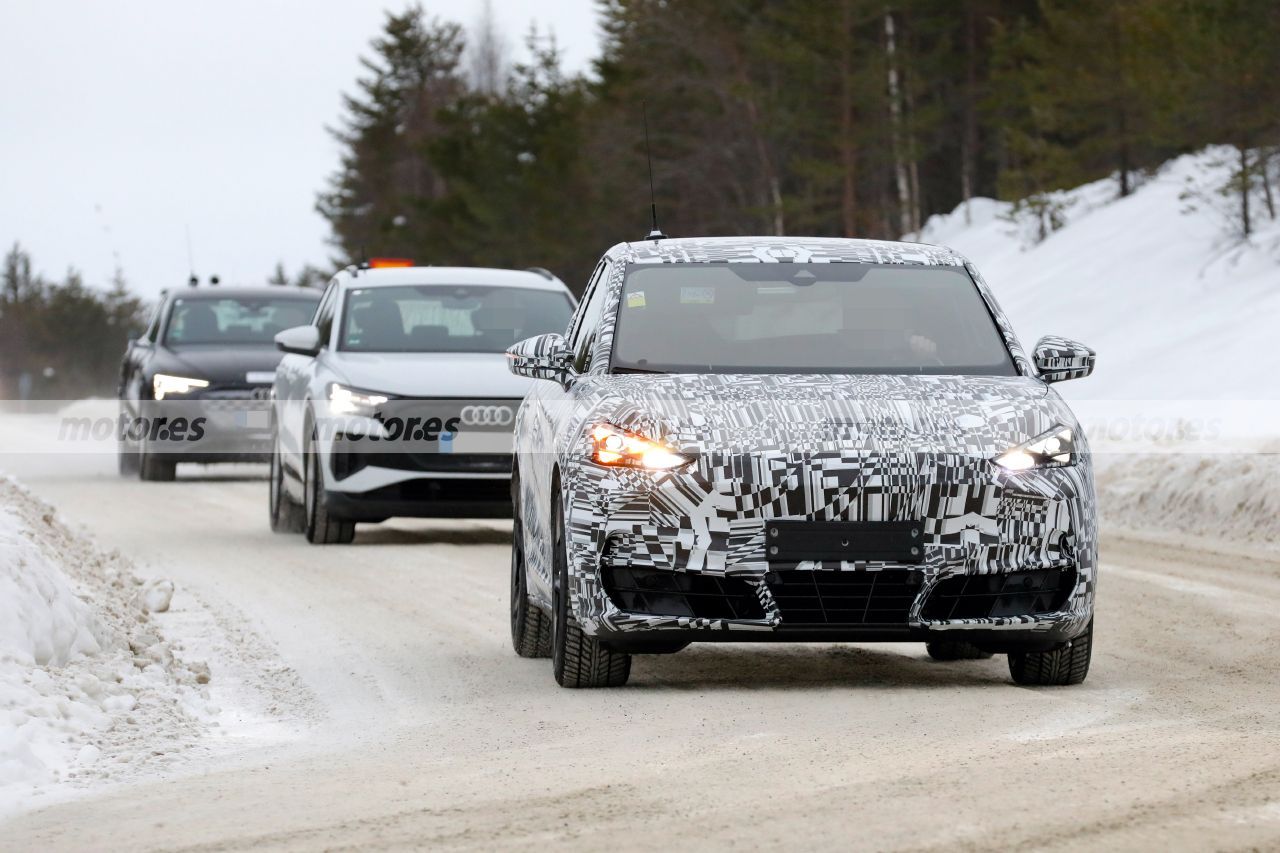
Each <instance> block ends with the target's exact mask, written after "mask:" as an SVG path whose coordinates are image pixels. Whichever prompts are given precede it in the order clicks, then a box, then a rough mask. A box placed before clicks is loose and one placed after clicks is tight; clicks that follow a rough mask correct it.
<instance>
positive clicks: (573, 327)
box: [564, 260, 605, 349]
mask: <svg viewBox="0 0 1280 853" xmlns="http://www.w3.org/2000/svg"><path fill="white" fill-rule="evenodd" d="M604 266H605V261H603V260H602V261H600V263H598V264H596V268H595V271H594V272H592V273H591V278H590V279H588V280H587V287H586V289H585V290H583V291H582V301H581V302H579V303H578V309H577V310H576V311H574V312H573V316H572V317H570V318H569V330H568V331H567V332H565V334H564V337H565V342H566V343H567V344H568V345H569V349H573V345H574V343H575V342H576V341H577V340H578V330H579V329H581V328H582V318H583V317H585V316H586V313H587V305H588V303H590V302H591V295H592V294H593V293H594V292H595V288H596V285H597V284H598V283H599V281H600V271H601V270H602V269H604Z"/></svg>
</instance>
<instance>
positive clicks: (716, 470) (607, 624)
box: [514, 238, 1097, 636]
mask: <svg viewBox="0 0 1280 853" xmlns="http://www.w3.org/2000/svg"><path fill="white" fill-rule="evenodd" d="M606 257H607V258H609V259H610V260H611V261H612V267H611V271H610V276H609V279H608V280H607V282H602V285H607V287H608V291H607V295H606V297H605V301H604V312H603V319H602V321H601V326H600V329H599V333H598V335H597V338H596V342H595V349H594V353H593V358H592V363H591V367H590V368H589V369H588V371H587V372H586V374H585V375H584V376H581V377H578V378H577V379H575V380H574V381H573V382H572V383H570V384H569V385H568V387H567V388H566V387H563V386H561V385H560V384H558V383H552V382H547V383H538V385H537V386H536V387H535V389H534V390H533V391H532V392H531V393H530V395H529V397H528V398H527V399H526V401H525V403H524V405H523V406H522V407H521V410H520V413H519V415H518V417H517V424H516V452H517V460H518V461H517V464H518V468H519V473H520V493H519V499H520V511H521V520H522V530H523V535H524V542H523V544H524V549H525V556H526V565H527V567H528V572H529V575H528V581H529V589H530V595H531V598H532V599H533V600H534V601H535V602H537V603H539V604H541V605H543V606H548V605H549V603H550V601H549V596H550V589H551V565H552V563H551V544H550V541H551V540H550V524H549V512H550V507H549V505H548V504H549V494H550V487H549V485H548V482H547V481H546V478H545V476H543V477H540V475H541V474H545V475H547V476H550V475H551V474H558V477H559V481H560V484H561V491H562V493H563V495H564V505H565V511H566V519H565V522H566V523H565V529H566V531H567V533H568V538H569V571H570V606H571V607H572V609H573V613H574V615H575V617H576V619H577V621H578V622H579V623H580V624H581V625H582V627H583V629H584V630H585V631H587V632H588V633H601V632H605V633H607V632H621V631H651V630H675V631H679V630H685V629H691V628H700V629H710V630H725V631H770V630H773V629H774V628H776V627H778V626H780V625H781V624H782V622H783V619H784V616H783V615H782V614H781V613H780V612H779V608H778V607H777V606H776V605H775V604H774V602H773V599H772V596H771V595H770V591H769V588H768V583H767V582H766V580H765V575H766V573H767V572H768V569H769V564H768V561H767V558H766V553H765V544H764V537H765V524H766V521H767V520H770V519H805V520H832V521H835V520H841V521H905V520H919V521H922V522H923V530H924V537H923V539H924V560H923V563H922V564H920V565H912V566H910V568H913V569H917V570H921V571H922V572H923V574H924V583H923V585H922V588H921V590H920V593H919V595H918V597H917V599H916V602H915V605H914V606H913V607H912V609H911V612H910V624H911V626H913V627H916V628H926V629H930V630H938V631H944V630H945V631H964V630H966V629H971V628H980V629H984V630H1010V631H1030V632H1037V631H1047V630H1050V629H1052V630H1054V631H1055V632H1057V633H1059V634H1061V635H1065V636H1075V635H1076V634H1078V633H1080V632H1081V631H1083V630H1084V629H1085V627H1086V626H1087V625H1088V623H1089V620H1090V619H1091V618H1092V612H1093V600H1094V591H1095V585H1096V572H1097V525H1096V520H1095V513H1094V487H1093V474H1092V469H1091V465H1090V461H1089V453H1088V446H1087V443H1086V440H1085V438H1084V435H1083V434H1082V433H1081V431H1080V428H1079V424H1078V423H1077V422H1076V419H1075V417H1074V416H1073V415H1072V413H1071V411H1070V410H1069V409H1068V407H1067V406H1066V404H1065V403H1064V402H1063V401H1062V399H1061V397H1059V396H1058V394H1057V393H1056V392H1055V391H1053V390H1052V389H1051V388H1049V387H1048V386H1047V385H1046V384H1045V382H1044V381H1042V380H1041V379H1040V378H1039V377H1038V375H1037V371H1036V369H1035V367H1034V366H1033V364H1032V362H1031V360H1030V359H1029V358H1028V357H1027V355H1026V353H1025V351H1024V350H1023V349H1022V347H1021V345H1020V344H1019V342H1018V340H1017V338H1016V336H1015V335H1014V333H1013V329H1012V327H1011V326H1010V324H1009V323H1008V321H1007V319H1006V318H1005V316H1004V314H1003V313H1002V312H1001V311H1000V309H999V306H998V305H997V304H996V302H995V300H994V298H993V297H992V295H991V292H990V290H989V288H988V287H987V286H986V284H985V282H983V281H982V279H981V277H980V276H979V275H978V274H977V271H976V270H974V269H973V268H972V267H971V266H969V264H968V262H967V261H965V260H964V259H963V258H962V257H960V256H958V255H956V254H955V253H953V252H951V251H950V250H948V249H945V248H939V247H935V246H925V245H916V244H908V243H887V242H876V241H860V240H835V239H831V240H822V239H794V238H785V239H776V238H722V239H702V240H664V241H661V242H645V243H638V244H626V243H624V244H621V245H618V246H615V247H614V248H613V249H611V250H610V251H609V253H608V254H607V255H606ZM715 261H731V262H751V261H757V262H761V263H779V262H783V263H785V262H797V263H816V262H832V263H901V264H930V265H950V266H964V267H966V268H968V269H969V270H970V272H971V274H972V275H973V278H974V280H975V282H976V283H977V286H978V288H979V290H980V292H981V294H982V296H983V298H984V300H985V301H986V303H987V305H988V307H989V308H990V310H991V313H992V315H993V317H994V318H995V320H996V323H997V325H998V327H999V329H1000V332H1001V334H1002V335H1003V336H1004V339H1005V342H1006V343H1007V345H1008V348H1009V351H1010V353H1011V354H1012V356H1013V360H1014V363H1015V366H1016V369H1017V371H1018V374H1019V375H1018V376H1009V377H991V376H983V377H967V376H900V375H893V376H863V375H831V376H826V375H778V374H768V375H722V374H688V375H642V374H625V375H615V374H610V373H609V372H608V370H607V364H608V354H609V350H610V348H611V346H612V340H613V329H614V321H615V318H616V317H617V314H618V302H619V299H620V294H621V288H622V281H623V277H624V274H625V270H626V266H627V265H628V264H645V263H707V262H715ZM514 349H518V347H517V348H514ZM599 422H608V423H612V424H615V425H617V426H620V427H622V428H624V429H627V430H631V431H633V432H636V433H640V434H643V435H645V436H648V437H650V438H653V439H656V440H659V441H663V442H665V443H667V444H668V445H669V446H670V447H672V448H673V449H675V450H677V451H679V452H681V453H684V454H688V455H690V456H691V457H693V458H694V459H695V460H696V461H695V462H694V463H693V464H692V465H691V466H689V467H688V468H685V469H681V470H679V471H675V472H649V471H644V470H639V469H634V468H613V467H603V466H600V465H597V464H594V463H592V462H591V461H589V454H590V439H589V436H588V432H589V430H590V428H591V426H592V425H594V424H596V423H599ZM548 424H553V425H555V426H554V427H549V426H548ZM1056 426H1065V427H1070V428H1072V429H1073V430H1074V432H1075V435H1076V447H1075V449H1076V453H1077V459H1078V461H1077V462H1076V464H1074V465H1071V466H1067V467H1058V468H1046V469H1037V470H1032V471H1025V472H1020V473H1013V472H1008V471H1005V470H1003V469H1001V468H999V467H997V466H995V465H994V464H993V463H992V461H991V460H992V459H993V458H994V457H995V456H997V455H999V454H1001V453H1003V452H1005V451H1007V450H1009V449H1011V448H1013V447H1015V446H1017V445H1019V444H1021V443H1023V442H1026V441H1027V440H1029V439H1032V438H1034V437H1036V436H1039V435H1041V434H1043V433H1045V432H1046V431H1048V430H1050V429H1052V428H1054V427H1056ZM553 468H554V471H553V470H552V469H553ZM606 562H607V563H608V564H616V565H628V566H645V567H654V568H661V569H670V570H672V571H677V572H701V573H707V574H722V575H730V576H736V577H739V578H742V579H744V580H747V581H748V582H749V583H751V584H752V585H753V586H755V588H756V590H757V594H758V596H759V598H760V601H761V603H762V605H763V609H764V614H765V615H764V618H763V619H759V620H709V619H696V618H690V617H672V616H655V615H652V614H637V613H627V612H622V611H619V610H618V609H617V608H616V607H614V605H613V603H612V602H611V601H610V599H609V597H608V596H607V595H606V593H605V591H604V589H603V587H602V584H601V581H600V574H599V569H600V567H601V565H603V564H604V563H606ZM898 567H900V566H898V565H897V564H894V563H887V562H871V563H867V562H856V563H851V562H840V563H836V564H832V563H820V562H808V563H801V564H800V565H799V566H798V567H797V568H799V569H801V570H814V571H821V570H837V571H877V570H883V569H886V568H898ZM901 567H905V566H901ZM1060 567H1068V568H1073V569H1074V570H1075V579H1076V581H1075V584H1076V585H1075V589H1074V591H1073V592H1072V594H1071V596H1070V598H1069V599H1068V601H1067V603H1066V605H1065V606H1064V607H1063V608H1062V609H1061V611H1060V612H1057V613H1052V614H1042V615H1036V616H1023V617H1006V618H990V619H971V620H955V621H948V622H927V621H925V620H923V619H922V618H921V615H920V613H921V608H922V605H923V603H924V601H925V600H926V599H927V597H928V595H929V592H930V590H931V589H932V588H933V586H934V585H935V584H937V583H938V582H939V581H940V580H942V579H944V578H947V577H951V576H953V575H957V574H984V573H999V572H1010V571H1015V570H1026V569H1043V568H1060Z"/></svg>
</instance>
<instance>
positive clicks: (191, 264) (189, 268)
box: [186, 225, 200, 287]
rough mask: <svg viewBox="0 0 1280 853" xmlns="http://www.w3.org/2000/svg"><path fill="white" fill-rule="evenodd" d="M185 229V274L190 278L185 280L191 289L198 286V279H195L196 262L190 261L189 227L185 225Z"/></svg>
mask: <svg viewBox="0 0 1280 853" xmlns="http://www.w3.org/2000/svg"><path fill="white" fill-rule="evenodd" d="M186 229H187V272H188V273H189V274H190V278H188V279H187V284H189V285H190V286H192V287H197V286H199V284H200V279H198V278H196V262H195V261H194V260H192V254H191V226H190V225H187V226H186Z"/></svg>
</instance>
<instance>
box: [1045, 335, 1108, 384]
mask: <svg viewBox="0 0 1280 853" xmlns="http://www.w3.org/2000/svg"><path fill="white" fill-rule="evenodd" d="M1032 357H1033V359H1034V361H1035V365H1036V370H1037V371H1038V372H1039V374H1040V378H1041V379H1043V380H1044V381H1045V382H1065V381H1066V380H1068V379H1083V378H1085V377H1086V376H1088V375H1089V374H1090V373H1093V365H1094V362H1095V361H1097V353H1095V352H1094V351H1093V350H1091V349H1089V348H1088V347H1087V346H1085V345H1083V344H1079V343H1076V342H1075V341H1073V340H1070V339H1069V338H1060V337H1058V336H1057V335H1045V336H1044V337H1043V338H1041V339H1040V340H1039V341H1037V342H1036V348H1035V351H1034V353H1033V356H1032Z"/></svg>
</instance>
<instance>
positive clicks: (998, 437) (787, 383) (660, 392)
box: [592, 374, 1077, 457]
mask: <svg viewBox="0 0 1280 853" xmlns="http://www.w3.org/2000/svg"><path fill="white" fill-rule="evenodd" d="M593 383H594V384H595V387H594V388H593V389H592V390H593V391H594V392H595V393H596V394H598V395H599V396H598V397H597V403H596V405H595V406H594V407H592V409H593V410H592V416H593V417H594V418H595V419H597V420H608V421H610V422H612V423H615V424H617V425H618V426H621V427H623V428H625V429H629V430H632V431H635V432H638V433H640V434H643V435H648V436H651V437H656V438H660V439H662V440H664V441H666V442H667V443H669V444H670V445H672V446H674V447H677V448H679V449H682V450H684V451H688V452H697V453H708V452H725V453H751V454H758V453H762V452H764V453H770V454H774V453H789V452H802V453H821V452H824V451H831V452H839V453H843V454H847V453H848V452H849V451H851V450H852V451H853V452H855V453H867V454H877V453H893V454H902V453H908V454H909V453H926V454H931V455H934V456H936V455H938V454H958V455H965V456H972V455H980V456H983V457H989V456H991V455H993V454H997V453H1000V452H1003V451H1005V450H1007V449H1009V448H1010V447H1012V446H1014V445H1016V444H1019V443H1021V442H1023V441H1026V440H1027V439H1028V438H1031V437H1033V436H1036V435H1039V434H1041V433H1043V432H1045V431H1047V430H1048V429H1050V428H1051V427H1053V426H1055V425H1057V424H1061V425H1063V426H1070V427H1073V428H1076V427H1077V424H1076V421H1075V418H1074V416H1073V415H1072V414H1071V412H1070V410H1069V409H1068V408H1067V406H1066V404H1065V403H1064V402H1063V401H1062V399H1061V397H1059V396H1058V395H1057V394H1056V393H1055V392H1053V391H1052V390H1050V389H1049V388H1048V387H1047V386H1046V385H1044V384H1043V383H1042V382H1040V381H1039V380H1037V379H1032V378H1028V377H969V376H884V375H877V376H848V375H840V376H827V375H820V376H819V375H814V376H796V375H731V374H680V375H655V376H650V375H641V374H636V375H622V376H604V377H598V378H596V379H595V380H593Z"/></svg>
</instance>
